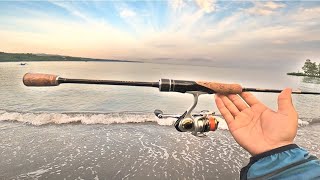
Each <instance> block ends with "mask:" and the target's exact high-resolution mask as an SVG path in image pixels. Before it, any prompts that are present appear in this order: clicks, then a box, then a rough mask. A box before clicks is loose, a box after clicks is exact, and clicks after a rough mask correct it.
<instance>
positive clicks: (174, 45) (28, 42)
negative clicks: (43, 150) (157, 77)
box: [0, 0, 320, 66]
mask: <svg viewBox="0 0 320 180" xmlns="http://www.w3.org/2000/svg"><path fill="white" fill-rule="evenodd" d="M0 51H5V52H31V53H48V54H62V55H70V56H82V57H94V58H110V59H128V60H143V61H147V62H149V61H156V62H164V63H182V64H184V63H186V64H195V63H199V64H212V65H228V64H229V65H230V64H233V65H244V64H251V65H258V66H268V65H270V64H275V63H277V64H279V65H282V66H284V65H287V64H290V65H292V64H297V63H300V64H301V62H302V63H303V61H304V60H305V59H306V58H310V59H312V60H315V61H318V62H320V2H319V1H318V2H317V1H308V2H307V1H288V2H283V1H281V2H280V1H215V0H168V1H164V0H163V1H133V0H132V1H68V2H62V1H7V2H6V1H1V2H0Z"/></svg>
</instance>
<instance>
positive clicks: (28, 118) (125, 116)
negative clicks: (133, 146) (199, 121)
mask: <svg viewBox="0 0 320 180" xmlns="http://www.w3.org/2000/svg"><path fill="white" fill-rule="evenodd" d="M216 118H217V120H218V121H219V126H218V128H219V129H225V130H227V129H228V126H227V124H226V122H225V120H224V119H223V118H221V117H219V116H216ZM175 120H176V119H175V118H166V119H158V118H157V117H156V116H155V115H154V114H153V113H145V112H141V113H140V112H116V113H95V112H66V113H58V112H10V111H5V110H0V121H17V122H22V123H28V124H32V125H36V126H40V125H45V124H68V123H82V124H119V123H145V122H156V123H157V124H159V125H163V126H170V125H172V124H173V123H174V121H175ZM298 123H299V126H307V125H309V124H311V123H310V122H308V121H303V120H301V119H299V121H298Z"/></svg>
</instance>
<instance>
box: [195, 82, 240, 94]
mask: <svg viewBox="0 0 320 180" xmlns="http://www.w3.org/2000/svg"><path fill="white" fill-rule="evenodd" d="M196 83H197V84H198V85H201V86H204V87H206V88H209V89H211V90H213V91H214V92H215V93H218V94H225V95H227V94H241V93H242V90H243V88H242V86H241V85H239V84H223V83H216V82H208V81H197V82H196Z"/></svg>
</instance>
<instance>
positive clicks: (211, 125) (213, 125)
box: [208, 116, 219, 131]
mask: <svg viewBox="0 0 320 180" xmlns="http://www.w3.org/2000/svg"><path fill="white" fill-rule="evenodd" d="M208 120H209V128H210V131H216V130H217V128H218V125H219V121H217V119H216V118H215V117H213V116H209V117H208Z"/></svg>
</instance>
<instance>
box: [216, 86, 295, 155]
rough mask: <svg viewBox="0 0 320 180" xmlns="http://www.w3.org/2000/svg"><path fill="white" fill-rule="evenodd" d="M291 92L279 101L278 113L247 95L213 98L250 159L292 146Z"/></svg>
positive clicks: (292, 109) (293, 118) (284, 92)
mask: <svg viewBox="0 0 320 180" xmlns="http://www.w3.org/2000/svg"><path fill="white" fill-rule="evenodd" d="M291 93H292V91H291V89H285V90H283V91H282V92H281V93H280V95H279V97H278V111H277V112H275V111H273V110H271V109H270V108H268V107H267V106H265V105H264V104H262V103H261V102H260V101H259V100H258V99H257V98H256V97H255V96H253V95H252V94H251V93H249V92H243V93H241V94H240V96H239V95H234V94H233V95H227V96H224V95H216V98H215V101H216V104H217V107H218V109H219V111H220V113H221V114H222V116H223V117H224V118H225V120H226V122H227V124H228V127H229V130H230V132H231V134H232V136H233V137H234V139H235V140H236V141H237V143H238V144H239V145H240V146H242V147H243V148H244V149H246V150H247V151H248V152H249V153H250V154H251V155H253V156H254V155H257V154H260V153H263V152H266V151H269V150H271V149H274V148H277V147H281V146H285V145H288V144H292V143H293V139H294V138H295V136H296V134H297V128H298V114H297V112H296V110H295V108H294V106H293V104H292V99H291Z"/></svg>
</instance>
